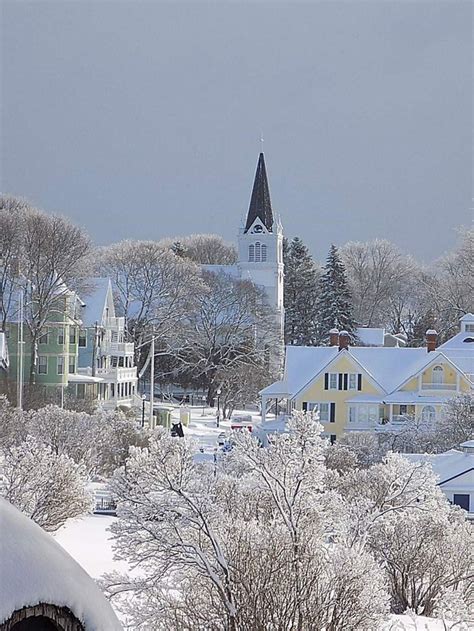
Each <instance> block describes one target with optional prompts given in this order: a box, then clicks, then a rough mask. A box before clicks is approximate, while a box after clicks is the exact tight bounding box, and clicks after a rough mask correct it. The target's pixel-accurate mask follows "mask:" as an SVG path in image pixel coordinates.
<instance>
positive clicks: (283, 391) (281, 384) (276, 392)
mask: <svg viewBox="0 0 474 631" xmlns="http://www.w3.org/2000/svg"><path fill="white" fill-rule="evenodd" d="M288 393H289V392H288V384H287V383H286V381H275V383H272V384H271V385H270V386H267V387H266V388H264V389H263V390H260V392H259V394H261V395H262V394H263V395H264V396H266V397H272V396H273V397H281V396H286V395H287V394H288Z"/></svg>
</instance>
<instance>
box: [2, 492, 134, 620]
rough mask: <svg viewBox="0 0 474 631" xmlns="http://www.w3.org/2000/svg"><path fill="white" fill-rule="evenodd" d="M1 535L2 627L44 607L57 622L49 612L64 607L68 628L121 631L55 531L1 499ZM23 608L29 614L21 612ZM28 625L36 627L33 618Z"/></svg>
mask: <svg viewBox="0 0 474 631" xmlns="http://www.w3.org/2000/svg"><path fill="white" fill-rule="evenodd" d="M0 533H1V535H0V569H1V571H0V626H1V627H2V628H3V624H2V623H4V624H5V625H6V627H7V628H10V626H9V623H11V622H12V617H15V616H16V617H17V618H18V616H20V618H18V619H21V617H22V616H23V615H28V616H38V615H40V614H39V613H38V612H39V611H40V610H42V612H43V613H42V614H41V615H44V616H46V619H47V620H48V619H49V620H54V618H48V616H49V612H51V611H55V610H58V611H59V610H61V611H63V612H64V611H66V612H70V614H72V624H71V622H70V620H67V621H65V622H66V623H68V622H69V624H70V626H68V627H67V628H68V629H69V628H71V629H72V628H74V629H76V628H77V629H84V630H85V631H120V630H121V629H122V627H121V625H120V623H119V621H118V619H117V617H116V615H115V614H114V612H113V610H112V607H111V606H110V604H109V603H108V601H107V600H106V598H105V597H104V595H103V594H102V592H101V591H100V589H99V588H98V586H97V585H96V584H95V582H94V581H93V580H92V578H91V577H90V576H89V575H88V574H87V573H86V572H85V570H83V569H82V567H81V566H80V565H79V564H78V563H76V561H74V559H73V558H72V557H71V556H70V555H69V554H68V553H67V552H66V551H65V550H64V549H63V548H62V547H61V546H60V545H59V543H57V542H56V541H55V540H54V539H53V537H51V535H49V534H48V533H46V532H45V531H44V530H43V529H42V528H40V527H39V526H38V525H37V524H35V523H34V522H33V521H32V520H31V519H29V518H28V517H26V516H25V515H23V514H22V513H20V511H19V510H17V509H16V508H15V507H14V506H12V505H11V504H10V503H9V502H7V501H6V500H4V499H1V498H0ZM38 605H42V606H43V607H37V606H38ZM48 606H49V607H48ZM22 611H23V612H25V611H26V612H27V613H26V614H19V613H18V612H22ZM33 620H34V618H31V621H32V622H33ZM43 620H44V619H43ZM56 623H57V619H56ZM78 623H80V624H78ZM13 628H14V627H13ZM22 628H23V627H22ZM28 628H32V629H33V628H35V626H34V622H33V624H32V625H30V626H29V627H28ZM41 628H43V627H41ZM45 628H46V627H45ZM48 628H49V627H48ZM51 628H59V629H62V628H65V627H61V626H59V625H57V626H54V627H53V626H52V627H51Z"/></svg>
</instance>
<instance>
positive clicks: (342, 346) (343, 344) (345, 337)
mask: <svg viewBox="0 0 474 631" xmlns="http://www.w3.org/2000/svg"><path fill="white" fill-rule="evenodd" d="M349 340H350V336H349V333H348V332H347V331H341V332H340V333H339V350H340V351H342V350H346V351H347V349H348V348H349Z"/></svg>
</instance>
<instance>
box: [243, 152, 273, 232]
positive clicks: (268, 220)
mask: <svg viewBox="0 0 474 631" xmlns="http://www.w3.org/2000/svg"><path fill="white" fill-rule="evenodd" d="M256 219H259V220H260V221H261V222H262V224H263V225H264V226H265V228H266V229H267V230H268V232H272V231H273V211H272V202H271V200H270V189H269V188H268V180H267V171H266V169H265V158H264V156H263V153H261V154H260V155H259V157H258V164H257V171H256V172H255V180H254V183H253V189H252V197H251V198H250V206H249V211H248V213H247V221H246V223H245V228H244V234H245V233H246V232H247V231H248V230H249V229H250V228H251V227H252V225H253V223H254V222H255V220H256Z"/></svg>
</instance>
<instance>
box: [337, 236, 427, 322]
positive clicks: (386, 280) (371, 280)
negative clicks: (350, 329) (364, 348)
mask: <svg viewBox="0 0 474 631" xmlns="http://www.w3.org/2000/svg"><path fill="white" fill-rule="evenodd" d="M341 256H342V259H343V261H344V264H345V267H346V270H347V275H348V278H349V285H350V288H351V294H352V299H353V302H354V309H355V318H356V320H357V322H359V324H361V325H363V326H368V327H370V326H383V325H386V324H387V322H388V321H390V311H391V310H392V309H394V308H395V310H398V312H399V316H398V318H396V319H395V322H396V320H397V319H398V320H401V318H402V315H401V313H400V312H401V311H403V310H404V309H405V308H406V304H405V300H404V299H405V298H406V297H407V296H410V291H409V289H408V285H409V283H410V282H411V280H412V278H413V274H414V269H415V263H414V261H413V259H412V258H411V257H409V256H406V255H405V254H403V253H402V252H401V251H400V250H399V249H398V248H397V247H396V246H395V245H394V244H393V243H390V242H389V241H387V240H385V239H375V240H374V241H369V242H367V243H360V242H352V241H351V242H349V243H347V244H346V245H345V246H344V247H343V248H342V249H341ZM401 300H402V304H401V306H400V304H399V303H400V301H401ZM396 326H398V323H397V322H396ZM394 332H398V331H394Z"/></svg>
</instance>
